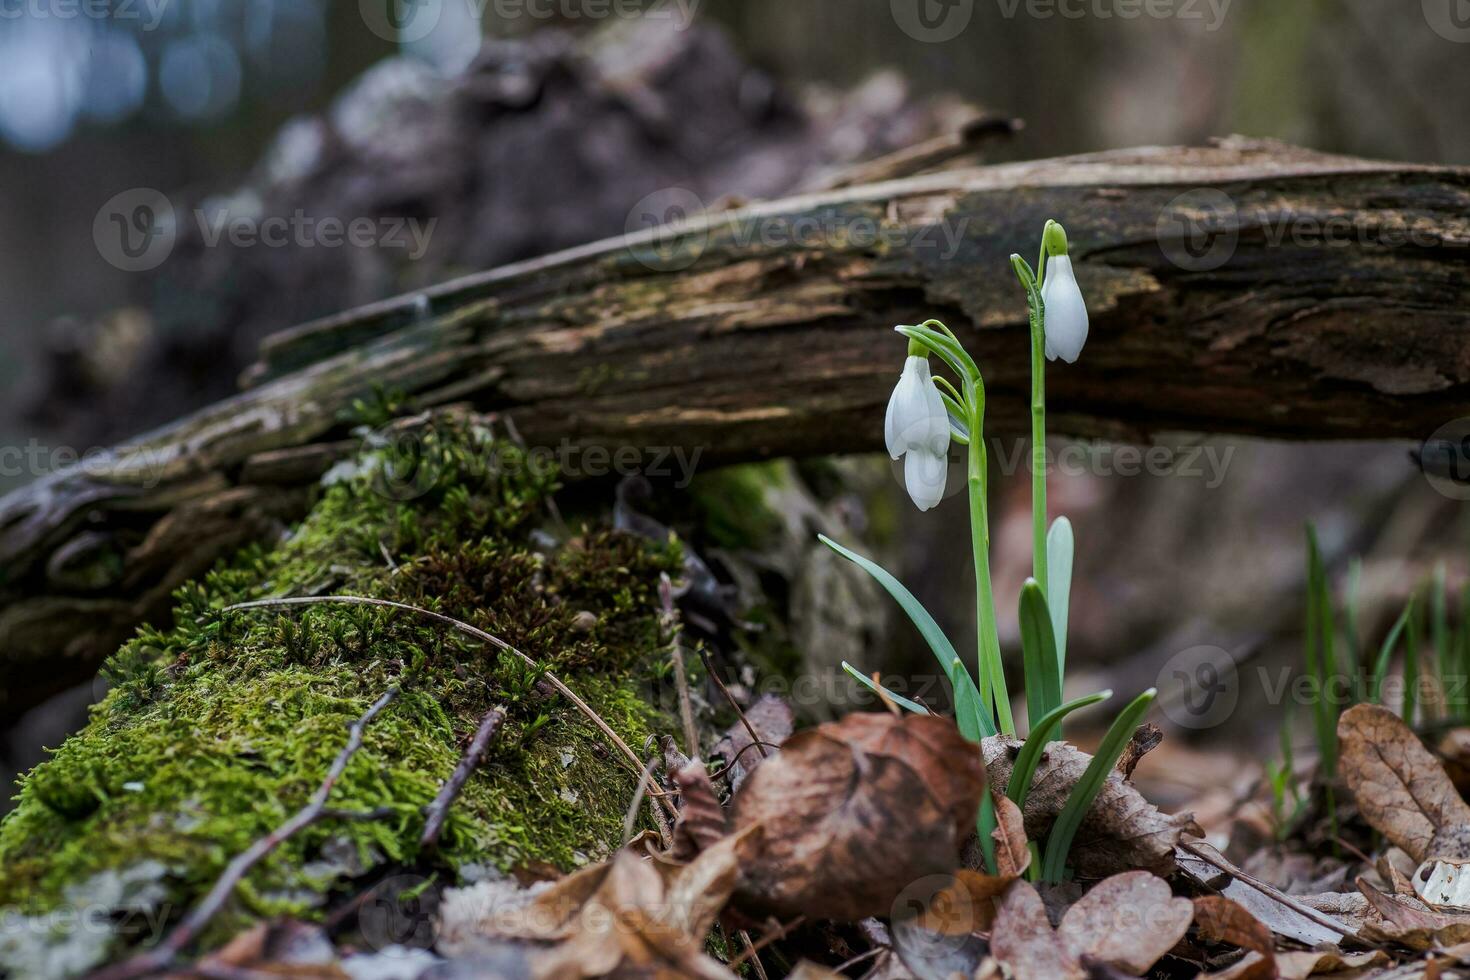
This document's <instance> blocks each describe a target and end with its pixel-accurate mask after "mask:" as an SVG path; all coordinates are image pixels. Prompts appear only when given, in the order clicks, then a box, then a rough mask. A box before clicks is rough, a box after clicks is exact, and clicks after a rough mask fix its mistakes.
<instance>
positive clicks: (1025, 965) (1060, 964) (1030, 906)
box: [990, 881, 1087, 980]
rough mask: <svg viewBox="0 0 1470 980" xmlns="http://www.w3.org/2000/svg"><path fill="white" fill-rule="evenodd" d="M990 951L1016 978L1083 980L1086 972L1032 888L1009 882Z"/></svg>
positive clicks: (996, 918)
mask: <svg viewBox="0 0 1470 980" xmlns="http://www.w3.org/2000/svg"><path fill="white" fill-rule="evenodd" d="M990 951H991V952H992V953H993V954H994V955H995V958H996V959H997V960H999V961H1000V962H1001V963H1003V964H1004V965H1006V966H1008V967H1010V971H1011V975H1012V976H1014V977H1015V978H1016V980H1084V978H1085V977H1086V976H1087V972H1086V971H1085V970H1083V968H1082V964H1081V963H1079V962H1078V961H1077V957H1076V956H1075V955H1074V954H1073V953H1072V952H1071V951H1070V950H1068V949H1067V948H1066V947H1064V946H1063V945H1062V944H1061V943H1059V942H1057V935H1056V933H1055V932H1053V931H1052V928H1051V923H1050V922H1049V921H1047V918H1046V906H1045V905H1044V904H1043V903H1042V901H1041V896H1040V895H1038V894H1036V889H1035V888H1032V887H1031V885H1030V884H1029V883H1027V882H1024V881H1013V882H1011V884H1010V886H1009V887H1008V888H1007V889H1006V890H1005V894H1003V895H1002V896H1001V899H1000V907H999V908H998V909H997V910H996V914H995V926H994V928H993V929H992V930H991V932H990Z"/></svg>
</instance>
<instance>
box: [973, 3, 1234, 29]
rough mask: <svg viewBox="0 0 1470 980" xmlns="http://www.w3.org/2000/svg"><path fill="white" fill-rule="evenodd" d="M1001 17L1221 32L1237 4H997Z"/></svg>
mask: <svg viewBox="0 0 1470 980" xmlns="http://www.w3.org/2000/svg"><path fill="white" fill-rule="evenodd" d="M996 3H997V4H998V6H999V7H1000V12H1001V16H1003V17H1005V18H1006V19H1007V20H1015V18H1016V15H1017V14H1019V13H1021V12H1022V10H1023V8H1024V12H1025V14H1026V16H1027V17H1029V18H1031V19H1032V20H1051V19H1052V18H1055V17H1060V18H1061V19H1063V20H1083V19H1085V18H1090V19H1092V20H1104V21H1107V20H1139V19H1141V18H1144V17H1147V18H1149V19H1151V20H1179V21H1197V22H1200V23H1202V24H1203V26H1204V29H1205V30H1206V31H1218V30H1219V29H1220V27H1221V25H1223V24H1224V23H1225V18H1226V17H1227V16H1229V14H1230V5H1231V4H1232V3H1234V0H996Z"/></svg>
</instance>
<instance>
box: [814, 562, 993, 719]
mask: <svg viewBox="0 0 1470 980" xmlns="http://www.w3.org/2000/svg"><path fill="white" fill-rule="evenodd" d="M817 539H818V540H819V541H821V542H822V543H823V544H825V545H826V546H827V547H829V548H831V549H832V550H833V551H835V552H837V553H838V554H839V555H841V556H842V557H843V558H846V559H847V560H848V561H850V562H852V563H853V564H854V565H857V566H858V567H859V568H861V569H862V570H863V571H865V572H867V573H868V574H869V575H871V576H873V579H874V581H876V582H877V583H878V584H879V585H881V586H883V588H884V589H885V590H886V591H887V592H888V594H889V595H891V596H893V598H894V599H895V600H897V601H898V604H899V606H900V607H901V608H902V609H903V611H904V612H905V613H907V614H908V617H909V619H910V620H912V621H913V624H914V626H916V627H918V630H919V634H920V635H921V636H923V637H924V640H925V641H926V642H927V643H928V644H929V649H930V650H932V651H934V656H935V658H936V659H937V660H938V661H939V667H940V669H941V670H943V671H944V673H945V676H947V677H948V678H949V682H950V685H951V686H952V687H953V688H954V700H955V707H956V710H957V712H958V709H959V707H960V705H962V704H963V705H966V706H969V705H975V706H977V707H976V710H972V711H967V712H966V713H964V714H959V713H957V714H956V715H955V722H956V723H957V724H958V725H959V727H960V733H961V734H962V735H964V736H965V737H966V738H968V739H969V740H970V741H972V742H978V741H979V740H980V739H981V738H982V737H985V736H989V735H994V734H995V733H996V729H995V720H994V719H993V718H991V717H990V713H989V712H988V711H985V710H982V709H979V707H978V706H980V705H983V704H984V700H983V699H982V698H981V697H980V691H979V689H978V688H976V687H975V680H974V678H972V677H971V676H970V672H969V671H968V670H966V669H965V667H964V664H963V663H960V659H959V655H958V654H956V653H955V649H954V646H953V645H952V644H951V643H950V642H949V638H948V637H946V636H945V635H944V631H943V630H941V629H940V628H939V624H938V623H936V622H935V621H934V617H933V616H931V615H929V611H928V610H927V609H925V608H924V606H923V604H922V603H920V602H919V600H918V599H916V598H914V594H913V593H912V592H910V591H909V590H908V589H906V588H904V586H903V583H902V582H900V581H899V580H898V579H896V578H894V577H893V576H892V575H890V574H889V573H888V571H887V570H886V569H884V568H883V566H881V565H879V564H877V563H876V562H873V561H869V560H868V559H867V558H864V557H863V556H862V555H860V554H858V553H857V552H855V551H849V550H847V549H846V548H844V547H842V545H840V544H838V543H837V542H836V541H833V540H832V539H831V538H829V537H827V536H826V535H825V534H819V535H817ZM955 664H959V668H958V669H955V666H954V665H955Z"/></svg>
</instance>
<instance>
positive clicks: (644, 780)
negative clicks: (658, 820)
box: [623, 755, 670, 850]
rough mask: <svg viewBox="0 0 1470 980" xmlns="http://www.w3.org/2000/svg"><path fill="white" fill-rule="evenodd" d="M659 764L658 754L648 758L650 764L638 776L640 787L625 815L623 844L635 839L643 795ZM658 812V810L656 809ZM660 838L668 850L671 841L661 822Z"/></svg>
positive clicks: (634, 793)
mask: <svg viewBox="0 0 1470 980" xmlns="http://www.w3.org/2000/svg"><path fill="white" fill-rule="evenodd" d="M657 765H658V756H656V755H655V756H653V757H651V758H650V759H649V760H648V765H646V766H644V767H643V772H642V773H640V774H639V776H638V788H637V789H636V790H634V791H633V802H632V803H630V804H628V813H627V815H626V816H624V817H623V846H624V847H626V846H628V841H630V840H632V839H633V823H634V821H636V820H637V819H638V808H639V807H640V806H642V805H643V796H644V794H645V793H646V792H647V790H648V782H649V780H650V779H652V778H653V768H654V766H657ZM654 813H655V814H657V813H658V811H657V810H655V811H654ZM658 829H659V838H660V840H662V841H663V844H664V849H665V850H668V848H669V846H670V842H669V841H668V840H665V839H664V827H663V824H659V828H658Z"/></svg>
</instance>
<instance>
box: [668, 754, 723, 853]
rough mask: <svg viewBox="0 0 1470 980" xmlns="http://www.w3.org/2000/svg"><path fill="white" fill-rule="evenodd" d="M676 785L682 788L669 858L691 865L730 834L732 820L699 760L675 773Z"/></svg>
mask: <svg viewBox="0 0 1470 980" xmlns="http://www.w3.org/2000/svg"><path fill="white" fill-rule="evenodd" d="M674 785H675V786H677V787H678V788H679V796H680V797H681V799H680V802H679V819H678V820H676V821H675V822H674V846H673V849H672V852H671V854H670V857H672V858H673V859H674V860H675V861H692V860H693V859H694V856H695V855H696V854H698V853H699V852H700V851H702V850H704V849H705V848H706V847H709V846H711V845H713V844H714V843H715V842H716V841H718V840H719V839H720V838H722V837H724V836H725V835H726V834H728V833H729V832H730V827H729V820H728V818H727V817H726V815H725V808H724V807H722V806H721V805H720V798H719V797H718V796H717V795H715V787H714V784H713V783H711V782H710V778H709V772H708V771H707V770H706V769H705V767H704V763H703V762H700V761H699V760H697V759H696V760H695V761H693V762H690V763H688V764H687V765H685V766H684V767H683V768H681V769H679V770H678V771H677V772H675V773H674Z"/></svg>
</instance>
